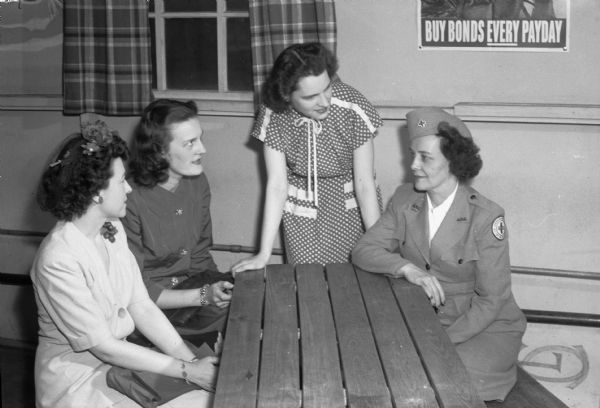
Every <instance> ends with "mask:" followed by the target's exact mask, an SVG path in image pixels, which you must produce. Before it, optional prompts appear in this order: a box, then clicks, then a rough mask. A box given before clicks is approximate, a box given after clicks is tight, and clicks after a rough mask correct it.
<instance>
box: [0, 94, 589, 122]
mask: <svg viewBox="0 0 600 408" xmlns="http://www.w3.org/2000/svg"><path fill="white" fill-rule="evenodd" d="M156 97H172V98H178V99H192V100H194V101H196V104H197V105H198V108H199V114H200V115H201V116H231V117H253V116H254V104H253V102H252V100H250V99H249V98H248V96H247V95H245V94H244V95H242V94H239V95H238V94H235V95H232V97H231V98H229V97H227V96H223V95H221V96H216V95H211V96H210V97H209V98H202V99H200V98H198V94H197V93H194V92H179V93H176V94H174V93H169V94H157V95H156ZM62 102H63V101H62V95H0V111H3V110H5V111H59V112H62ZM374 105H375V107H376V108H377V110H378V111H379V114H380V115H381V117H382V118H383V119H384V120H401V121H403V120H405V118H406V114H407V113H408V112H410V111H411V110H413V109H415V108H417V107H418V106H402V105H397V104H394V103H391V102H375V103H374ZM442 108H444V109H445V110H447V111H448V112H450V113H453V114H455V115H457V116H460V117H461V118H462V119H463V120H465V121H467V122H506V123H548V124H552V123H553V124H570V125H600V105H585V104H564V105H560V104H539V103H475V102H459V103H457V104H456V105H454V106H449V107H448V106H443V107H442Z"/></svg>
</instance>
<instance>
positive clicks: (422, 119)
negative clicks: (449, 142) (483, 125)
mask: <svg viewBox="0 0 600 408" xmlns="http://www.w3.org/2000/svg"><path fill="white" fill-rule="evenodd" d="M441 122H447V123H448V124H449V125H450V126H452V127H453V128H455V129H456V130H458V131H459V133H460V134H461V135H462V136H463V137H466V138H469V139H471V138H472V137H471V132H469V129H468V128H467V126H466V125H465V124H464V122H463V121H462V120H460V119H459V118H458V116H454V115H451V114H449V113H447V112H446V111H444V110H443V109H440V108H433V107H432V108H419V109H415V110H412V111H410V112H408V113H407V114H406V126H407V127H408V138H409V139H410V140H413V139H416V138H418V137H422V136H429V135H437V133H438V125H439V124H440V123H441Z"/></svg>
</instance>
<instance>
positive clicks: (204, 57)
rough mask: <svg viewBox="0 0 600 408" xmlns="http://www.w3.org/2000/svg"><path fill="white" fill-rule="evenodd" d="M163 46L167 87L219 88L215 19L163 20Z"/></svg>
mask: <svg viewBox="0 0 600 408" xmlns="http://www.w3.org/2000/svg"><path fill="white" fill-rule="evenodd" d="M165 46H166V49H167V50H166V57H167V88H169V89H203V90H216V89H218V88H219V81H218V70H217V65H218V57H217V21H216V19H214V18H173V19H167V20H165Z"/></svg>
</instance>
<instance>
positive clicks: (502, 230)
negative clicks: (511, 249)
mask: <svg viewBox="0 0 600 408" xmlns="http://www.w3.org/2000/svg"><path fill="white" fill-rule="evenodd" d="M492 234H493V235H494V237H495V238H496V239H497V240H498V241H502V240H503V239H504V236H505V235H506V224H505V223H504V217H503V216H499V217H496V219H495V220H494V222H492Z"/></svg>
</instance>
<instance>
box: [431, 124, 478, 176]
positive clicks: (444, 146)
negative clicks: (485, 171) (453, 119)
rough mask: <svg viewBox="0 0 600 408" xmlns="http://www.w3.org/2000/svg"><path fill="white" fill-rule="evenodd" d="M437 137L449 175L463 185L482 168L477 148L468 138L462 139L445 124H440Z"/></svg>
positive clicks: (452, 128)
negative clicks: (446, 161)
mask: <svg viewBox="0 0 600 408" xmlns="http://www.w3.org/2000/svg"><path fill="white" fill-rule="evenodd" d="M437 136H438V137H440V139H441V140H440V150H441V151H442V154H443V155H444V157H445V158H446V159H447V160H448V162H449V166H450V173H452V174H454V176H456V178H457V179H458V181H459V182H461V183H464V182H466V181H468V180H470V179H472V178H473V177H475V176H476V175H478V174H479V171H480V170H481V168H482V167H483V160H481V157H480V156H479V147H478V146H477V145H476V144H475V142H474V141H473V139H471V138H470V137H464V136H463V135H461V134H460V132H459V131H458V130H457V129H456V128H454V127H452V126H450V125H449V124H448V123H447V122H440V124H439V125H438V133H437Z"/></svg>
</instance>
